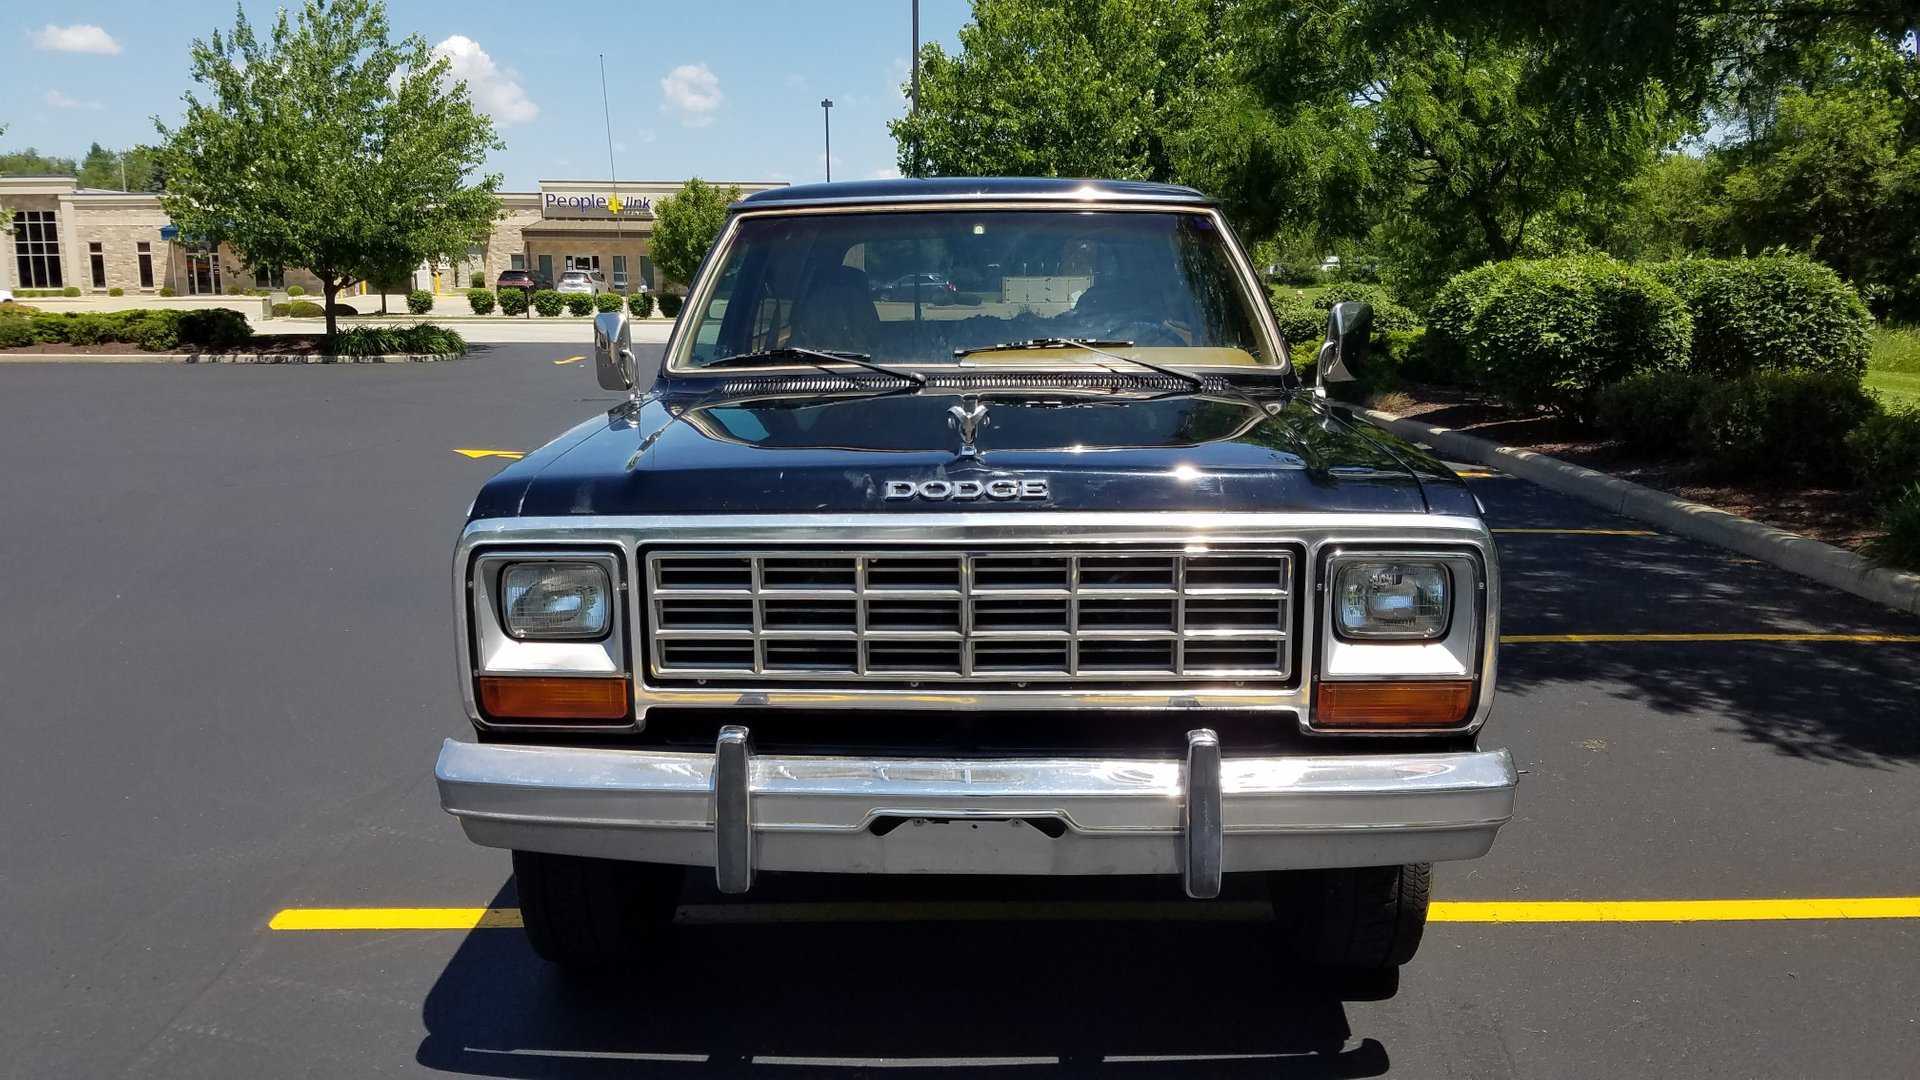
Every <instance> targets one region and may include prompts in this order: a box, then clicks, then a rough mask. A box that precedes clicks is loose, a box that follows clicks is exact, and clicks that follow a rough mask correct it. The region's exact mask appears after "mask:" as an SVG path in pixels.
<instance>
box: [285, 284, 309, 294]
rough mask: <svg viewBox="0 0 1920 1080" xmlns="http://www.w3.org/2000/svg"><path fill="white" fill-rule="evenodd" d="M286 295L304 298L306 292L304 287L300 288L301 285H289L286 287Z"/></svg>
mask: <svg viewBox="0 0 1920 1080" xmlns="http://www.w3.org/2000/svg"><path fill="white" fill-rule="evenodd" d="M287 295H288V296H305V295H307V290H306V288H305V287H304V286H301V285H289V286H287Z"/></svg>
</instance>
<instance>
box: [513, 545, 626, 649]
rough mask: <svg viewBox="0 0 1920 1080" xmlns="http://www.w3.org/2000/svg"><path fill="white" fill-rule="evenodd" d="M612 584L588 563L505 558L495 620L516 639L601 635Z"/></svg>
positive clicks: (609, 610) (605, 625)
mask: <svg viewBox="0 0 1920 1080" xmlns="http://www.w3.org/2000/svg"><path fill="white" fill-rule="evenodd" d="M612 615H613V583H612V582H611V581H609V580H608V579H607V572H606V570H605V569H604V568H602V567H601V566H600V565H598V564H596V563H590V562H519V563H509V564H507V566H506V568H505V569H504V570H502V571H501V572H500V616H501V618H500V622H501V625H502V626H503V627H504V628H505V629H506V631H507V633H508V634H509V635H511V636H512V637H514V638H516V639H518V640H521V641H578V640H583V639H586V640H591V639H595V638H601V637H605V636H606V634H607V628H608V627H609V626H610V625H611V620H612Z"/></svg>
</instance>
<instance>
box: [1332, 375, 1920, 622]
mask: <svg viewBox="0 0 1920 1080" xmlns="http://www.w3.org/2000/svg"><path fill="white" fill-rule="evenodd" d="M1365 412H1366V415H1367V416H1368V417H1369V418H1370V419H1372V420H1373V421H1374V422H1375V423H1378V424H1380V425H1381V426H1382V427H1385V428H1386V429H1387V430H1389V431H1391V432H1393V433H1394V434H1395V435H1398V436H1400V437H1401V438H1403V439H1410V440H1412V441H1414V442H1420V443H1425V444H1426V445H1428V446H1431V447H1433V448H1434V449H1435V450H1438V451H1439V452H1441V453H1442V454H1445V455H1446V456H1448V457H1451V458H1455V459H1457V460H1461V461H1471V462H1474V463H1476V464H1480V465H1492V466H1494V467H1496V468H1499V469H1502V470H1504V471H1506V472H1509V473H1512V474H1513V475H1515V476H1517V477H1520V478H1521V479H1522V480H1530V481H1532V482H1533V483H1536V484H1539V485H1540V486H1541V487H1544V488H1549V489H1551V490H1553V491H1558V492H1561V493H1563V494H1566V495H1572V496H1573V497H1574V498H1577V499H1581V500H1584V501H1586V502H1590V503H1592V504H1593V505H1595V506H1598V507H1600V508H1601V509H1603V510H1608V511H1611V512H1613V513H1616V514H1622V515H1625V516H1627V517H1630V518H1638V519H1639V520H1641V521H1645V522H1649V523H1651V524H1654V525H1657V526H1659V527H1660V528H1662V529H1665V530H1667V531H1668V532H1671V533H1676V534H1678V535H1680V536H1686V537H1690V538H1692V539H1695V540H1703V541H1705V542H1707V543H1709V544H1717V545H1719V546H1720V547H1724V548H1729V549H1731V550H1733V551H1737V552H1740V553H1741V554H1742V555H1750V556H1752V557H1753V558H1756V559H1759V560H1760V561H1762V562H1765V563H1771V564H1772V565H1774V566H1777V567H1779V568H1781V569H1782V570H1786V571H1789V572H1792V573H1795V574H1799V575H1800V576H1802V577H1806V578H1811V579H1813V580H1814V581H1817V582H1820V583H1821V584H1822V585H1830V586H1832V587H1834V588H1836V589H1842V590H1844V591H1846V592H1850V593H1852V594H1853V595H1855V596H1859V597H1864V598H1866V599H1868V600H1872V601H1873V602H1875V603H1877V604H1885V605H1886V606H1888V607H1890V608H1893V609H1894V610H1895V611H1902V612H1906V613H1908V614H1912V615H1920V574H1911V573H1907V572H1905V571H1901V570H1893V569H1889V568H1888V567H1884V566H1881V565H1879V564H1878V563H1875V562H1874V561H1873V560H1872V559H1869V558H1867V557H1866V556H1864V555H1858V554H1855V553H1854V552H1851V551H1847V550H1846V549H1844V548H1838V547H1835V546H1833V545H1832V544H1828V543H1824V542H1822V541H1819V540H1815V539H1813V538H1812V537H1808V536H1801V535H1800V534H1799V533H1794V532H1788V531H1787V530H1785V529H1779V528H1775V527H1774V526H1772V525H1763V524H1761V523H1760V522H1757V521H1753V520H1751V519H1749V518H1743V517H1741V516H1740V515H1738V514H1733V513H1729V512H1727V511H1725V510H1721V509H1718V508H1715V507H1712V506H1707V505H1704V504H1702V503H1696V502H1688V501H1687V500H1685V499H1680V498H1675V497H1674V496H1672V495H1668V494H1667V493H1666V492H1663V491H1655V490H1654V489H1653V488H1650V487H1645V486H1642V485H1640V484H1636V483H1633V482H1632V481H1629V480H1622V479H1620V478H1619V477H1617V476H1608V475H1607V474H1606V473H1603V472H1597V471H1595V470H1593V469H1588V468H1584V467H1582V466H1579V465H1570V464H1568V463H1567V462H1564V461H1561V460H1559V459H1558V458H1553V457H1548V456H1547V455H1545V454H1537V453H1534V452H1533V451H1531V450H1522V449H1519V448H1518V447H1512V446H1497V445H1495V444H1493V443H1490V442H1488V441H1486V440H1485V439H1479V438H1475V437H1474V436H1472V435H1468V434H1465V433H1463V432H1459V431H1455V430H1453V429H1452V428H1443V427H1434V426H1433V425H1431V424H1423V423H1421V422H1420V421H1418V420H1406V419H1402V418H1400V417H1398V416H1394V415H1393V414H1391V413H1384V412H1378V411H1376V410H1373V409H1367V410H1365Z"/></svg>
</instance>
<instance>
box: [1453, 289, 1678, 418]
mask: <svg viewBox="0 0 1920 1080" xmlns="http://www.w3.org/2000/svg"><path fill="white" fill-rule="evenodd" d="M1427 327H1428V334H1429V336H1431V337H1434V338H1435V342H1434V347H1436V348H1437V349H1438V350H1439V352H1438V353H1437V354H1436V355H1437V356H1439V357H1441V358H1442V359H1443V360H1447V359H1451V360H1458V361H1460V362H1461V363H1462V364H1463V365H1464V370H1465V372H1467V373H1468V374H1469V375H1470V376H1472V377H1473V378H1474V379H1476V380H1477V381H1479V382H1480V383H1481V384H1482V385H1484V386H1485V387H1486V388H1488V389H1490V390H1492V391H1493V392H1494V393H1496V394H1498V395H1499V396H1501V397H1502V398H1504V399H1506V400H1507V401H1509V402H1511V403H1513V404H1516V405H1525V406H1537V407H1545V408H1549V409H1553V410H1555V411H1557V412H1561V413H1565V414H1567V415H1569V416H1573V417H1576V418H1579V419H1590V418H1591V417H1592V415H1593V411H1594V407H1595V399H1596V398H1597V397H1598V395H1599V393H1600V390H1601V388H1603V387H1605V386H1609V385H1611V384H1613V383H1616V382H1619V381H1621V380H1623V379H1626V378H1629V377H1631V376H1634V375H1638V374H1643V373H1650V372H1656V371H1663V370H1672V369H1676V368H1679V367H1681V366H1682V365H1683V364H1684V363H1685V362H1686V359H1687V355H1688V350H1689V348H1690V345H1691V340H1692V319H1691V318H1690V317H1689V316H1688V314H1687V309H1686V305H1684V304H1683V303H1681V301H1680V298H1679V297H1678V296H1676V295H1675V294H1674V292H1673V290H1671V289H1669V288H1667V287H1666V286H1665V285H1662V284H1660V282H1659V281H1658V280H1656V279H1655V278H1654V277H1653V275H1651V274H1649V273H1647V272H1646V271H1644V270H1640V269H1637V268H1635V267H1632V266H1629V265H1627V264H1626V263H1622V262H1619V261H1616V260H1614V259H1610V258H1607V257H1605V256H1600V255H1585V256H1575V257H1569V258H1560V259H1540V260H1516V261H1513V262H1506V263H1498V264H1493V265H1490V266H1484V267H1480V268H1478V269H1475V270H1470V271H1467V272H1466V273H1464V274H1459V275H1456V276H1455V277H1454V278H1453V279H1452V280H1451V281H1449V282H1447V284H1446V285H1445V286H1443V287H1442V288H1441V290H1440V293H1439V295H1437V296H1436V297H1435V299H1434V303H1433V306H1432V307H1431V308H1430V309H1429V310H1428V312H1427Z"/></svg>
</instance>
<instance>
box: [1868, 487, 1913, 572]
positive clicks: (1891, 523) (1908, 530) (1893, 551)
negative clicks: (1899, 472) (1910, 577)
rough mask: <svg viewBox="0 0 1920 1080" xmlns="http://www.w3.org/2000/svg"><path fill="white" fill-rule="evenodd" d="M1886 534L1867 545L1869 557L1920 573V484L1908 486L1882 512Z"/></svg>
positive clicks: (1881, 516)
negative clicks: (1919, 571)
mask: <svg viewBox="0 0 1920 1080" xmlns="http://www.w3.org/2000/svg"><path fill="white" fill-rule="evenodd" d="M1880 527H1881V528H1883V529H1885V530H1886V535H1885V536H1881V537H1878V538H1876V539H1875V540H1874V541H1873V542H1872V543H1870V544H1868V545H1867V554H1869V555H1872V556H1873V557H1874V558H1876V559H1879V560H1880V561H1881V562H1884V563H1891V564H1893V565H1894V566H1903V567H1906V568H1907V569H1909V570H1920V483H1913V484H1909V485H1908V486H1907V487H1906V488H1905V489H1903V490H1902V491H1901V492H1900V493H1899V494H1898V495H1896V496H1895V497H1894V498H1893V499H1892V500H1891V501H1890V502H1888V503H1887V505H1886V507H1885V509H1883V510H1882V511H1881V513H1880Z"/></svg>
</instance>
